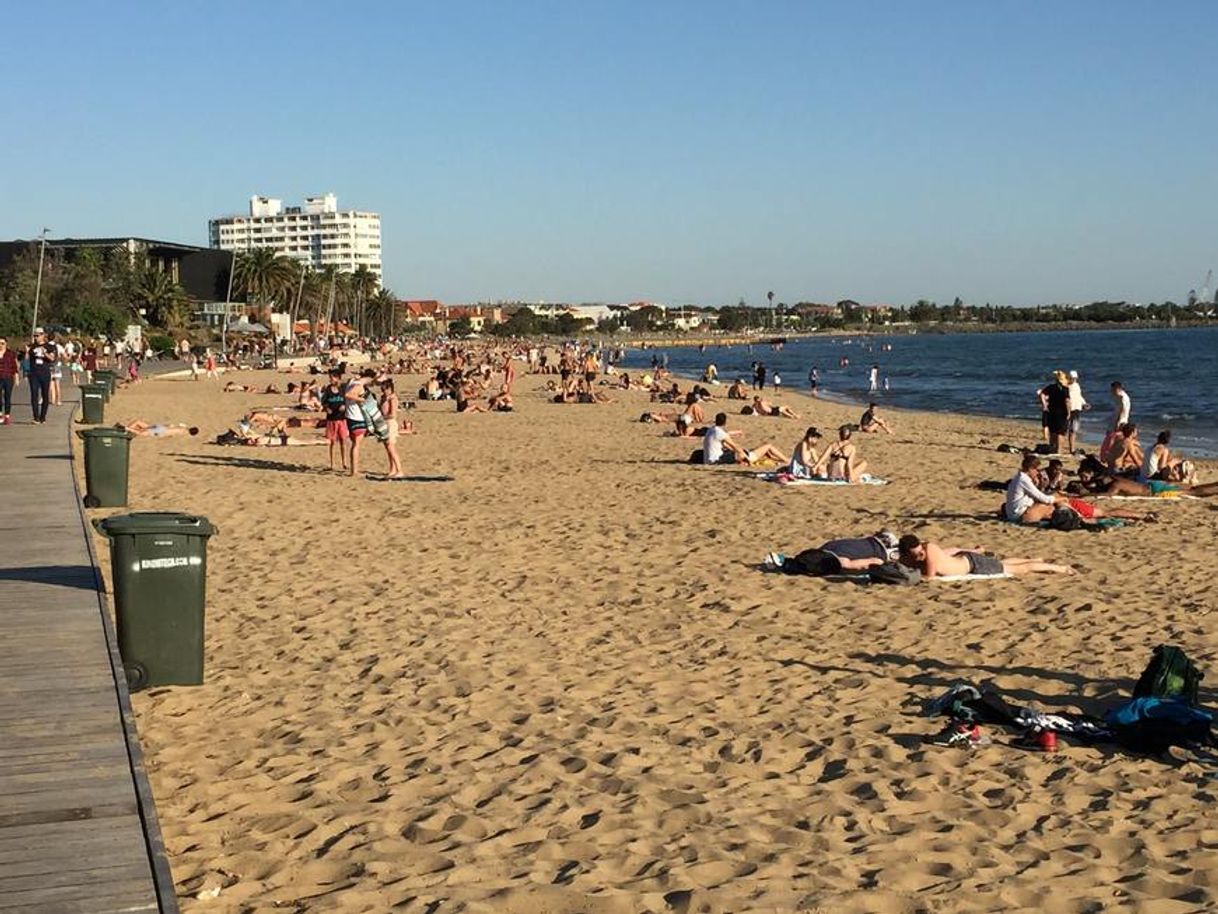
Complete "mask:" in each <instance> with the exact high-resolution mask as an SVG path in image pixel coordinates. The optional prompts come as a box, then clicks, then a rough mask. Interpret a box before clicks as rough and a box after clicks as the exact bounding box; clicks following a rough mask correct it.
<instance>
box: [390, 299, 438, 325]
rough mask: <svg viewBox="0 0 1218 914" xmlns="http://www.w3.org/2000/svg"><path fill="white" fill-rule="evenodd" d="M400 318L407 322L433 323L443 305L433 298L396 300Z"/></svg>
mask: <svg viewBox="0 0 1218 914" xmlns="http://www.w3.org/2000/svg"><path fill="white" fill-rule="evenodd" d="M398 305H399V307H401V309H402V319H403V320H404V321H405V322H406V323H408V324H434V323H435V322H436V316H437V315H438V314H439V313H440V309H441V308H442V307H443V306H442V305H441V304H440V303H439V302H438V301H436V300H435V299H410V300H407V301H400V302H398Z"/></svg>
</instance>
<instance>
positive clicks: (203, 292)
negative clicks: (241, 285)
mask: <svg viewBox="0 0 1218 914" xmlns="http://www.w3.org/2000/svg"><path fill="white" fill-rule="evenodd" d="M39 243H40V242H39V241H38V240H37V239H35V240H33V241H0V269H3V268H4V267H7V266H8V265H9V264H10V263H12V262H13V260H14V259H16V258H17V257H18V256H19V255H20V254H21V253H22V252H23V251H27V250H35V251H36V250H37V248H38V245H39ZM85 249H92V250H96V251H101V252H102V253H103V254H105V253H109V252H111V251H115V250H121V251H126V252H127V254H128V255H129V256H130V257H133V258H134V257H135V256H136V255H137V254H145V255H146V256H147V257H148V262H149V264H150V265H151V266H152V267H153V268H154V269H159V270H161V271H162V272H164V273H168V274H169V276H170V278H172V279H173V281H174V282H176V283H177V284H178V285H180V286H181V287H182V289H183V290H184V291H185V292H186V294H187V295H189V296H190V297H191V298H193V299H196V300H198V301H201V302H217V301H218V302H223V301H224V300H225V298H226V296H227V294H228V273H229V268H230V266H231V264H232V258H233V255H232V254H231V253H230V252H228V251H218V250H215V249H214V248H205V247H199V246H198V245H193V244H177V243H175V242H172V241H156V240H154V239H152V238H48V239H47V251H48V252H61V253H63V254H64V255H65V256H66V257H68V258H71V257H72V256H73V255H74V254H75V253H76V252H78V251H81V250H85Z"/></svg>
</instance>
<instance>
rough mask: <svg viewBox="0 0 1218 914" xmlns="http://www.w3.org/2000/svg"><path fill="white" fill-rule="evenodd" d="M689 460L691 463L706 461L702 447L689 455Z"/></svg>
mask: <svg viewBox="0 0 1218 914" xmlns="http://www.w3.org/2000/svg"><path fill="white" fill-rule="evenodd" d="M689 462H690V463H705V458H704V456H703V453H702V448H698V449H697V450H696V451H694V452H693V453H691V454H690V455H689Z"/></svg>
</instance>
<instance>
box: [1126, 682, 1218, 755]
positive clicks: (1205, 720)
mask: <svg viewBox="0 0 1218 914" xmlns="http://www.w3.org/2000/svg"><path fill="white" fill-rule="evenodd" d="M1104 722H1105V723H1106V724H1108V726H1110V727H1111V728H1112V731H1113V734H1114V735H1115V736H1116V740H1117V742H1118V743H1120V744H1121V745H1122V746H1124V747H1125V748H1126V749H1131V750H1133V751H1134V752H1150V753H1154V754H1156V755H1157V754H1159V753H1162V752H1166V751H1167V750H1168V749H1169V748H1170V747H1171V746H1182V747H1186V748H1191V747H1193V746H1198V745H1203V746H1208V745H1212V743H1213V736H1212V733H1211V727H1212V725H1213V717H1212V716H1211V715H1210V713H1209V712H1208V711H1202V710H1201V709H1200V708H1194V707H1192V706H1191V705H1190V704H1189V703H1188V702H1187V701H1184V700H1182V699H1179V698H1154V697H1152V696H1147V697H1144V698H1135V699H1133V700H1132V701H1129V702H1128V703H1126V704H1123V705H1121V706H1120V707H1119V708H1114V709H1113V710H1111V711H1109V712H1108V713H1107V714H1106V715H1104Z"/></svg>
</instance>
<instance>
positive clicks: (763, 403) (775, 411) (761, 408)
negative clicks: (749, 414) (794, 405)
mask: <svg viewBox="0 0 1218 914" xmlns="http://www.w3.org/2000/svg"><path fill="white" fill-rule="evenodd" d="M753 413H754V414H755V415H758V416H773V417H775V418H776V419H798V418H799V416H797V415H796V414H795V411H794V410H792V409H791V407H789V406H775V405H774V404H773V403H771V402H770V401H769V400H766V399H765V398H764V397H753Z"/></svg>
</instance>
